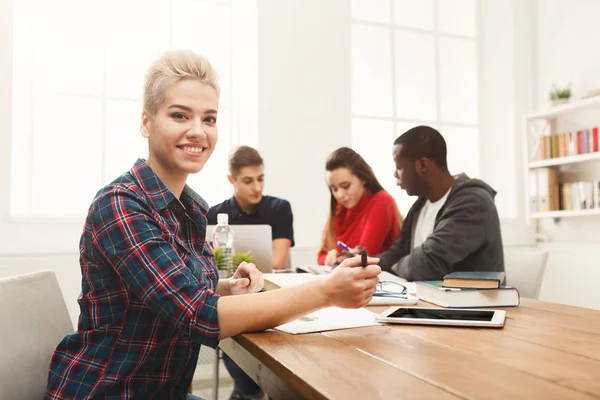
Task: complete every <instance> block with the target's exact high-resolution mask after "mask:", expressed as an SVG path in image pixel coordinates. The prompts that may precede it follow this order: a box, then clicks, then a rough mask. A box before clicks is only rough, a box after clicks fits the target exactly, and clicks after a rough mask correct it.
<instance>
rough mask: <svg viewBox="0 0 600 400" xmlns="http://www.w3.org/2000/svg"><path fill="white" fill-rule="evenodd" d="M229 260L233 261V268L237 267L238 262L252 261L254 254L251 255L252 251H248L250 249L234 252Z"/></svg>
mask: <svg viewBox="0 0 600 400" xmlns="http://www.w3.org/2000/svg"><path fill="white" fill-rule="evenodd" d="M231 262H232V263H233V268H234V269H237V267H239V266H240V264H241V263H243V262H247V263H253V262H254V256H253V255H252V252H250V251H249V252H247V253H235V254H234V255H233V258H232V259H231Z"/></svg>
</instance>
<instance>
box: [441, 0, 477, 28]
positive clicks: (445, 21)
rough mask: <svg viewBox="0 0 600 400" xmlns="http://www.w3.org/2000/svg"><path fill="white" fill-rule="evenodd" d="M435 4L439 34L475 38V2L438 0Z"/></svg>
mask: <svg viewBox="0 0 600 400" xmlns="http://www.w3.org/2000/svg"><path fill="white" fill-rule="evenodd" d="M437 4H438V29H439V31H440V32H443V33H453V34H456V35H466V36H470V37H473V36H475V34H476V32H477V27H476V23H475V21H476V13H477V5H476V3H475V0H440V1H438V2H437Z"/></svg>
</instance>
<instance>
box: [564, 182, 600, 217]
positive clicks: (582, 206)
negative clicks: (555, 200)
mask: <svg viewBox="0 0 600 400" xmlns="http://www.w3.org/2000/svg"><path fill="white" fill-rule="evenodd" d="M560 199H561V200H560V209H561V210H566V211H571V210H593V209H599V208H600V181H595V182H568V183H562V184H561V185H560Z"/></svg>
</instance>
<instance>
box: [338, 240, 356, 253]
mask: <svg viewBox="0 0 600 400" xmlns="http://www.w3.org/2000/svg"><path fill="white" fill-rule="evenodd" d="M337 245H338V246H340V247H341V248H342V250H344V251H350V252H351V251H352V249H350V247H348V245H347V244H346V243H344V242H342V241H341V240H338V241H337Z"/></svg>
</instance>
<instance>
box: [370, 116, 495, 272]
mask: <svg viewBox="0 0 600 400" xmlns="http://www.w3.org/2000/svg"><path fill="white" fill-rule="evenodd" d="M394 161H395V163H396V172H395V173H394V176H395V177H396V179H397V181H398V186H400V187H401V188H402V189H404V190H406V192H407V193H408V194H409V195H411V196H419V198H418V200H417V201H416V202H415V203H414V205H413V206H412V207H411V209H410V211H409V212H408V215H407V216H406V219H405V221H404V224H403V226H402V230H401V232H400V234H399V235H398V236H397V237H396V239H395V240H394V243H393V244H392V247H391V248H390V249H389V250H388V251H386V252H384V253H382V254H380V255H378V257H379V258H380V261H379V265H380V266H381V268H382V269H383V270H387V271H392V272H393V273H395V274H397V275H399V276H400V277H402V278H405V279H407V280H409V281H422V280H440V279H442V278H443V277H444V275H446V274H449V273H451V272H454V271H504V257H503V251H502V236H501V233H500V221H499V219H498V211H497V210H496V205H495V204H494V196H495V195H496V192H495V191H494V190H493V189H492V188H491V187H490V186H489V185H488V184H486V183H485V182H483V181H481V180H479V179H470V178H469V177H467V176H466V175H464V174H461V175H458V176H456V177H453V176H452V175H451V174H450V172H449V171H448V166H447V163H446V142H445V140H444V138H443V137H442V135H441V134H440V133H439V132H438V131H437V130H435V129H433V128H431V127H428V126H417V127H415V128H412V129H410V130H408V131H406V132H405V133H404V134H402V135H401V136H400V137H399V138H398V139H396V141H395V142H394Z"/></svg>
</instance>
